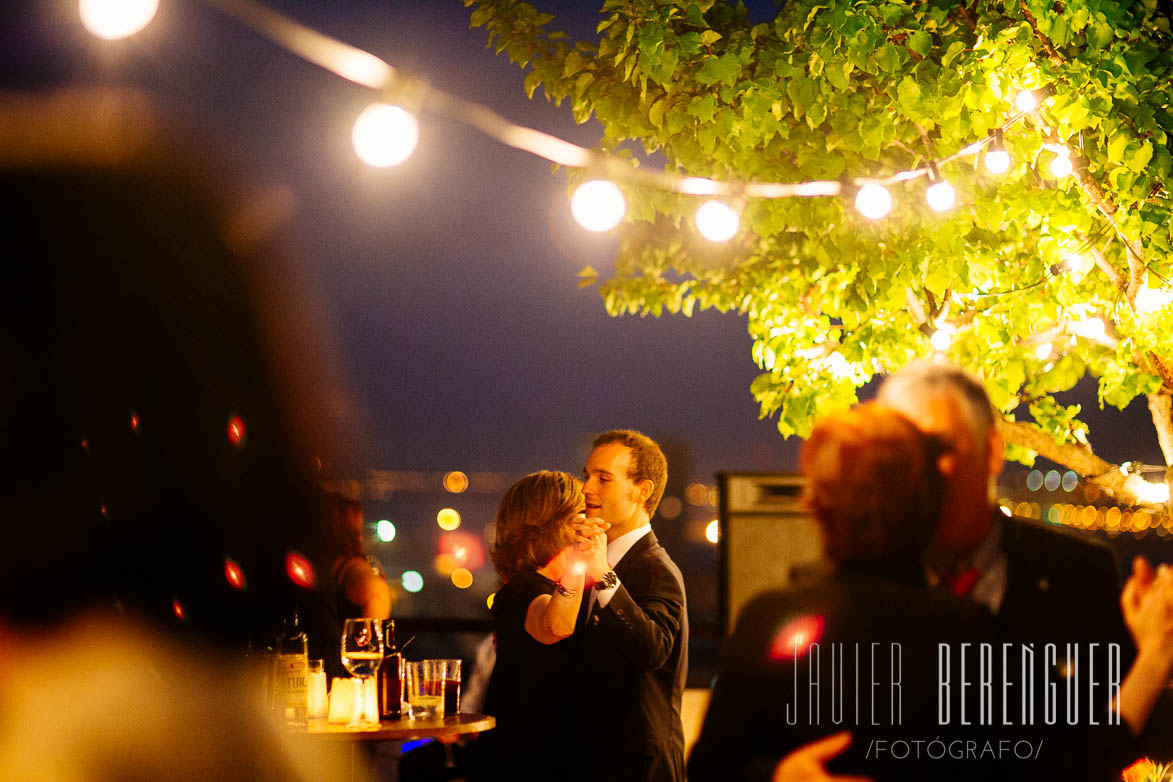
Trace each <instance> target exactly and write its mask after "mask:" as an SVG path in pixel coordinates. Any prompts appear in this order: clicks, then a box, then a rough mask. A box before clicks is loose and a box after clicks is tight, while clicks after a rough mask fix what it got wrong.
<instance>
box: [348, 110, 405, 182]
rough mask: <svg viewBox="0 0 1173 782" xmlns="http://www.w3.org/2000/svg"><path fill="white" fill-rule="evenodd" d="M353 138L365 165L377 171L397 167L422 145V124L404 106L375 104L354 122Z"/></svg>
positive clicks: (351, 137) (355, 147)
mask: <svg viewBox="0 0 1173 782" xmlns="http://www.w3.org/2000/svg"><path fill="white" fill-rule="evenodd" d="M350 139H351V141H352V142H353V143H354V151H355V153H357V154H358V157H359V159H360V160H362V162H364V163H366V164H367V165H368V166H374V167H375V168H390V167H392V166H397V165H399V164H400V163H402V162H403V161H405V160H407V159H408V158H409V157H411V153H412V152H414V151H415V147H416V144H418V143H419V139H420V129H419V122H417V121H416V118H415V115H414V114H412V113H411V112H410V111H408V110H406V109H404V108H403V107H402V106H394V105H392V104H390V103H372V104H371V105H370V106H367V107H366V108H365V109H363V111H362V113H361V114H359V115H358V119H356V120H355V121H354V129H353V130H352V131H351V134H350Z"/></svg>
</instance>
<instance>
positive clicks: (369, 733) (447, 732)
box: [306, 714, 497, 782]
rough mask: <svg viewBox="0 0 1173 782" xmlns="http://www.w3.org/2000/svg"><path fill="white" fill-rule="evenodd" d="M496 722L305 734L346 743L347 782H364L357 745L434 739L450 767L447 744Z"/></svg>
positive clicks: (461, 720) (474, 719)
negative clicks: (348, 770) (347, 749)
mask: <svg viewBox="0 0 1173 782" xmlns="http://www.w3.org/2000/svg"><path fill="white" fill-rule="evenodd" d="M496 725H497V720H496V719H495V718H493V717H490V716H488V715H486V714H456V715H454V716H451V717H441V718H439V719H433V720H424V719H415V720H383V721H382V722H380V723H379V727H378V728H351V727H347V726H346V725H323V726H314V727H311V728H309V729H308V730H307V731H306V735H309V736H314V737H315V738H316V739H318V740H321V741H329V742H331V743H337V742H348V743H350V779H351V782H364V780H365V778H366V777H367V775H368V773H369V772H368V770H367V769H364V765H365V764H364V763H362V762H360V758H359V756H358V746H359V744H363V743H372V742H377V741H411V740H412V739H438V740H439V741H441V742H442V743H444V745H445V746H444V755H445V758H446V761H447V764H448V765H451V764H452V753H451V748H450V747H449V746H448V744H449V743H450V742H452V741H455V740H456V739H457V738H459V737H460V736H464V735H470V734H474V733H482V732H484V731H486V730H492V729H493V728H494V727H496Z"/></svg>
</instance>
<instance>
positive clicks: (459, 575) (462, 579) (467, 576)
mask: <svg viewBox="0 0 1173 782" xmlns="http://www.w3.org/2000/svg"><path fill="white" fill-rule="evenodd" d="M452 583H453V585H454V586H455V587H456V588H457V589H468V588H469V587H470V586H472V573H471V572H469V570H468V568H462V567H458V568H456V570H453V571H452Z"/></svg>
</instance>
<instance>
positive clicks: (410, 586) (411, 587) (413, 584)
mask: <svg viewBox="0 0 1173 782" xmlns="http://www.w3.org/2000/svg"><path fill="white" fill-rule="evenodd" d="M399 583H400V584H402V585H403V588H404V589H406V590H407V591H408V592H418V591H420V590H421V589H423V588H424V577H423V576H421V575H420V574H419V571H417V570H405V571H403V575H402V576H400V577H399Z"/></svg>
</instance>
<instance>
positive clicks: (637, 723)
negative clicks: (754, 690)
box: [571, 430, 688, 782]
mask: <svg viewBox="0 0 1173 782" xmlns="http://www.w3.org/2000/svg"><path fill="white" fill-rule="evenodd" d="M667 477H668V467H667V462H666V461H665V459H664V454H663V452H662V451H661V450H660V447H659V446H658V445H656V443H655V441H653V440H652V439H650V438H649V437H646V436H645V435H643V434H640V433H639V432H635V431H630V430H612V431H609V432H604V433H603V434H601V435H599V436H598V437H597V438H596V439H595V442H594V446H593V450H592V451H591V454H590V456H589V457H588V458H587V463H586V469H585V470H584V479H585V485H584V487H583V492H584V494H585V495H586V511H587V516H589V517H592V518H599V519H602V520H603V521H605V522H607V524H609V525H610V527H609V528H608V529H607V550H606V557H603V556H601V551H600V554H599V555H597V556H595V557H594V558H593V559H592V560H590V561H588V562H587V579H588V581H590V582H594V584H595V586H594V589H593V591H592V593H591V596H590V598H589V599H588V601H586V602H587V607H586V609H585V612H584V615H583V626H582V627H581V628H580V630H581V638H580V643H581V645H580V649H581V653H582V666H581V669H580V670H581V675H580V677H579V679H578V683H577V684H578V686H577V692H576V696H575V703H574V709H573V712H574V714H575V717H576V719H575V724H574V726H573V729H574V731H575V736H576V737H577V741H578V746H579V750H580V751H579V752H577V753H576V757H575V758H574V760H573V763H574V768H573V769H571V771H572V774H574V775H575V776H578V777H580V778H582V779H590V780H594V781H597V780H604V779H605V780H608V782H614V781H615V780H632V781H633V782H634V781H635V780H639V781H640V782H643V781H644V780H654V781H655V782H680V781H681V780H683V779H684V728H683V725H682V723H681V719H680V703H681V698H682V696H683V693H684V680H685V674H686V671H687V669H688V614H687V609H686V606H685V598H684V580H683V579H682V578H681V575H680V570H679V569H678V568H677V567H676V565H675V564H674V563H673V562H672V560H671V558H670V557H669V556H668V552H667V551H665V550H664V547H663V546H661V545H660V544H659V542H658V541H657V540H656V535H655V533H653V532H652V528H651V517H652V515H653V514H654V513H655V511H656V507H657V506H658V505H659V503H660V498H661V497H662V496H663V494H664V484H665V481H666V479H667Z"/></svg>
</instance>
